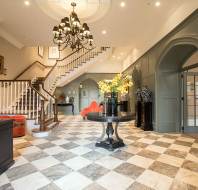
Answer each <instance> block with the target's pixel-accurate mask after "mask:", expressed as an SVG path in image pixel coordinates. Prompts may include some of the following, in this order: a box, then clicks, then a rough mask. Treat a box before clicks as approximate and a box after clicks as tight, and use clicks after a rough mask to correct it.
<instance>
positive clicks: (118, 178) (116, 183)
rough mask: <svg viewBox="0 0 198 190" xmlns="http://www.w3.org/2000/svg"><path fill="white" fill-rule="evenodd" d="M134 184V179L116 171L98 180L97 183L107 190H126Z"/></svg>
mask: <svg viewBox="0 0 198 190" xmlns="http://www.w3.org/2000/svg"><path fill="white" fill-rule="evenodd" d="M133 182H134V180H133V179H131V178H129V177H126V176H123V175H121V174H118V173H116V172H114V171H111V172H109V173H108V174H106V175H105V176H103V177H101V178H100V179H99V180H97V183H98V184H99V185H101V186H103V187H104V188H106V189H107V190H114V189H115V190H126V189H127V188H128V187H129V186H130V185H131V184H132V183H133Z"/></svg>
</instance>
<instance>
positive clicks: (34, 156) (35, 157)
mask: <svg viewBox="0 0 198 190" xmlns="http://www.w3.org/2000/svg"><path fill="white" fill-rule="evenodd" d="M47 156H48V154H46V153H44V152H38V153H32V154H27V155H24V157H25V158H26V159H27V160H28V161H30V162H32V161H34V160H39V159H41V158H44V157H47Z"/></svg>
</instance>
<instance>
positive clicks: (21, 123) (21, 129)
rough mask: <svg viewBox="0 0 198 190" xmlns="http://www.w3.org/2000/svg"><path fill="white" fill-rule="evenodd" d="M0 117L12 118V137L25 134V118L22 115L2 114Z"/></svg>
mask: <svg viewBox="0 0 198 190" xmlns="http://www.w3.org/2000/svg"><path fill="white" fill-rule="evenodd" d="M0 119H3V120H5V119H12V120H14V122H13V123H14V126H13V137H22V136H24V135H25V125H26V118H25V116H22V115H12V116H11V115H9V116H8V115H2V116H0Z"/></svg>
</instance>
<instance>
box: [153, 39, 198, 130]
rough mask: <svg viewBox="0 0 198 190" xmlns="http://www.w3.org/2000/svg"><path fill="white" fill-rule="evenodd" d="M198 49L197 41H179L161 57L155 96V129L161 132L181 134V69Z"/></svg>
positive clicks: (175, 41)
mask: <svg viewBox="0 0 198 190" xmlns="http://www.w3.org/2000/svg"><path fill="white" fill-rule="evenodd" d="M197 49H198V40H197V39H193V38H183V39H177V40H174V41H172V42H171V43H170V44H169V45H168V46H167V48H166V49H165V51H164V52H163V53H162V55H161V57H160V60H159V62H158V65H157V68H156V94H155V99H156V105H155V108H156V109H155V127H156V130H157V131H159V132H180V131H181V129H182V124H181V121H182V111H181V110H182V96H181V92H182V78H181V68H182V65H183V64H184V63H185V62H186V60H187V59H188V58H189V57H190V56H191V55H192V54H193V53H194V52H195V51H197Z"/></svg>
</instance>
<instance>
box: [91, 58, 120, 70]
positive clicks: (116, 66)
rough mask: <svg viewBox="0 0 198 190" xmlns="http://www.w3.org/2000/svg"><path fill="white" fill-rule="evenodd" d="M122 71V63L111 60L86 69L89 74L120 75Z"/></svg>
mask: <svg viewBox="0 0 198 190" xmlns="http://www.w3.org/2000/svg"><path fill="white" fill-rule="evenodd" d="M121 71H122V62H117V61H114V60H111V59H107V60H105V61H98V62H96V63H95V64H93V65H91V66H90V67H89V69H88V72H89V73H120V72H121Z"/></svg>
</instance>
